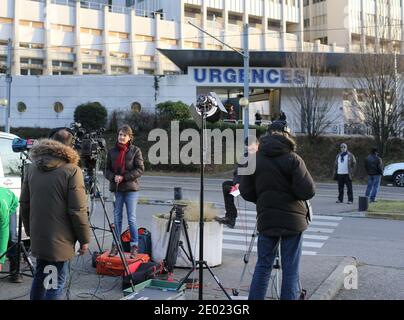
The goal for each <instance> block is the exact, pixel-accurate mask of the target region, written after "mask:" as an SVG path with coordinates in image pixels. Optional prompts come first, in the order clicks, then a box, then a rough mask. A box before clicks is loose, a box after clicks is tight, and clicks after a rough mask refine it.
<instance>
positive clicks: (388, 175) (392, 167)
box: [383, 162, 404, 187]
mask: <svg viewBox="0 0 404 320" xmlns="http://www.w3.org/2000/svg"><path fill="white" fill-rule="evenodd" d="M383 180H385V181H388V182H393V184H394V185H395V186H397V187H404V162H398V163H392V164H389V165H388V166H386V167H385V168H384V171H383Z"/></svg>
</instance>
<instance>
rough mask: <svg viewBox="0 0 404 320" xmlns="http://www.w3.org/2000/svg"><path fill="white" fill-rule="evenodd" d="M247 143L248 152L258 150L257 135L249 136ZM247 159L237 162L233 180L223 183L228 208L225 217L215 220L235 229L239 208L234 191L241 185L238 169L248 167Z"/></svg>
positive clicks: (250, 153)
mask: <svg viewBox="0 0 404 320" xmlns="http://www.w3.org/2000/svg"><path fill="white" fill-rule="evenodd" d="M245 144H246V145H247V146H248V147H247V149H248V154H249V155H252V154H254V153H256V152H257V150H258V140H257V138H256V137H255V136H249V137H248V138H247V141H245ZM246 160H247V159H243V161H239V164H237V166H236V168H235V169H234V172H233V179H232V180H226V181H224V182H223V184H222V192H223V199H224V205H225V209H226V213H225V216H224V217H220V218H219V217H217V218H215V220H216V221H217V222H219V223H222V224H224V225H226V226H227V227H229V228H231V229H233V228H234V226H235V225H236V219H237V209H236V206H235V204H234V198H235V197H234V196H233V194H232V193H233V192H234V191H236V192H237V191H238V189H239V186H240V180H241V176H240V175H239V173H238V169H239V168H242V167H247V165H248V163H247V162H246Z"/></svg>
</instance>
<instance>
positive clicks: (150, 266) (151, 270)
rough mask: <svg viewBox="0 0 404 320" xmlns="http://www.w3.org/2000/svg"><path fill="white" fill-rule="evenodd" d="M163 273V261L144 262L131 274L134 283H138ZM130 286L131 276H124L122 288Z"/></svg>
mask: <svg viewBox="0 0 404 320" xmlns="http://www.w3.org/2000/svg"><path fill="white" fill-rule="evenodd" d="M162 273H163V263H162V262H146V263H142V264H141V265H140V266H139V267H138V268H137V270H136V271H135V272H134V273H132V274H131V276H132V281H133V284H134V285H136V284H138V283H141V282H143V281H146V280H149V279H154V278H156V277H158V276H159V275H160V274H162ZM127 288H130V282H129V277H128V276H124V277H123V280H122V290H125V289H127Z"/></svg>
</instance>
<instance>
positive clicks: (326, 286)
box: [309, 257, 357, 300]
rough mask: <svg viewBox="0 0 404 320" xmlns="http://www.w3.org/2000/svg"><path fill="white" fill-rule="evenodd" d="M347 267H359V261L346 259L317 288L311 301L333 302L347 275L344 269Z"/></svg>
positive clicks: (351, 258) (350, 258)
mask: <svg viewBox="0 0 404 320" xmlns="http://www.w3.org/2000/svg"><path fill="white" fill-rule="evenodd" d="M346 266H355V267H356V266H357V260H356V259H355V258H353V257H345V258H344V259H342V261H341V262H340V263H339V264H338V266H337V267H336V268H335V269H334V271H333V272H332V273H331V274H330V275H329V276H328V277H327V279H325V280H324V282H323V283H322V284H321V285H320V286H319V287H318V288H317V290H316V291H315V292H314V293H313V294H312V295H311V296H310V298H309V300H332V299H334V298H335V296H336V295H337V294H338V292H339V290H340V289H341V287H342V285H343V284H344V279H345V277H346V275H347V274H346V273H344V269H345V267H346Z"/></svg>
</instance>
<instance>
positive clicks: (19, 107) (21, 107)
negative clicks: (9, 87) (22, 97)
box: [17, 101, 27, 113]
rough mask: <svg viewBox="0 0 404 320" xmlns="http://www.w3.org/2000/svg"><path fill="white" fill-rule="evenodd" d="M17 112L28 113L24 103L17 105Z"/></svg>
mask: <svg viewBox="0 0 404 320" xmlns="http://www.w3.org/2000/svg"><path fill="white" fill-rule="evenodd" d="M17 111H18V112H20V113H24V112H25V111H27V105H26V104H25V103H24V102H22V101H20V102H18V103H17Z"/></svg>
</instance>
